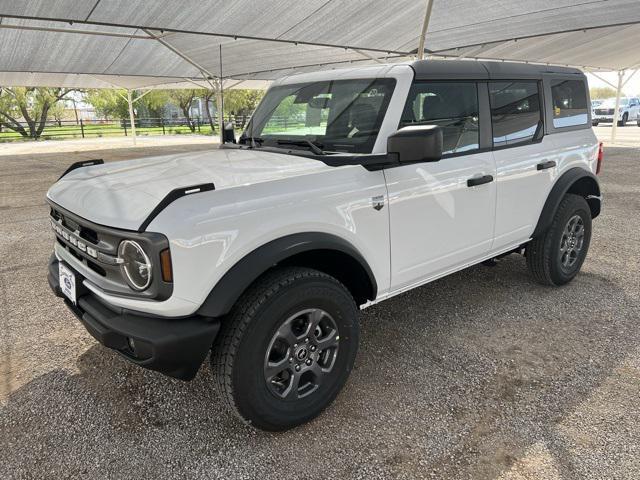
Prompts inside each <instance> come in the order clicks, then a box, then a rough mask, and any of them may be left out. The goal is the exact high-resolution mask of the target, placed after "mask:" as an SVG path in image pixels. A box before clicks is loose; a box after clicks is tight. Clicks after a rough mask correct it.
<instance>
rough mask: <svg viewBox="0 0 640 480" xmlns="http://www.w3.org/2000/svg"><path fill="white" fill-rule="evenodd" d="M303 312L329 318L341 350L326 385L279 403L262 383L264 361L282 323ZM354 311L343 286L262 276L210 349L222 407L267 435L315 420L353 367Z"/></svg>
mask: <svg viewBox="0 0 640 480" xmlns="http://www.w3.org/2000/svg"><path fill="white" fill-rule="evenodd" d="M305 309H322V310H323V311H326V312H328V313H329V315H331V316H332V320H334V323H335V326H336V327H337V334H338V335H339V337H338V339H339V347H338V348H337V353H336V357H335V360H334V363H333V367H332V369H331V371H330V373H327V374H326V375H327V376H328V377H327V379H326V383H325V381H324V380H323V382H322V383H321V384H320V385H319V386H318V387H317V390H315V391H313V393H311V394H309V395H308V396H306V397H303V398H293V399H284V398H279V397H277V395H276V394H274V393H273V392H272V391H271V390H270V388H272V387H271V386H270V385H269V384H268V383H267V381H266V379H265V373H264V370H263V366H264V365H265V362H266V360H265V356H267V352H268V351H269V348H271V347H270V345H271V344H272V338H273V336H274V335H276V332H278V331H279V328H281V327H282V322H283V320H284V319H287V318H289V316H290V315H294V316H295V315H296V312H298V311H305ZM357 312H358V309H357V307H356V304H355V302H354V300H353V297H352V296H351V294H350V293H349V291H348V290H347V289H346V287H345V286H344V285H342V283H340V282H339V281H338V280H336V279H335V278H333V277H331V276H329V275H326V274H324V273H322V272H319V271H317V270H313V269H309V268H300V267H283V268H278V269H275V270H273V271H271V272H269V273H267V274H265V275H264V276H263V277H262V278H260V279H258V280H257V281H256V283H254V284H253V285H252V286H251V287H250V288H249V289H248V290H247V291H246V292H245V293H244V294H243V295H242V297H241V298H240V299H239V301H238V302H237V304H236V306H235V307H234V309H233V310H232V312H231V313H230V314H229V315H228V316H227V317H226V318H225V319H224V320H223V324H222V328H221V331H220V333H219V335H218V337H217V338H216V341H215V342H214V345H213V350H212V354H211V366H212V370H213V374H214V377H215V382H216V387H217V389H218V390H219V393H220V397H221V398H222V401H223V403H225V404H226V406H227V407H228V408H229V409H230V410H231V411H232V412H234V413H235V414H236V415H237V416H239V417H240V418H241V419H242V420H244V421H245V422H247V423H249V424H251V425H253V426H255V427H257V428H260V429H263V430H269V431H281V430H287V429H289V428H292V427H295V426H297V425H300V424H302V423H305V422H307V421H309V420H311V419H313V418H314V417H316V416H317V415H319V414H320V413H321V412H322V411H323V410H324V409H325V408H326V407H327V406H328V405H329V404H330V403H331V402H332V401H333V400H334V399H335V397H336V396H337V395H338V393H339V391H340V390H341V389H342V387H343V386H344V384H345V382H346V380H347V378H348V376H349V373H350V372H351V369H352V368H353V363H354V360H355V357H356V352H357V346H358V338H359V327H358V322H357V320H358V319H357ZM288 355H289V354H288V353H287V356H288ZM303 368H304V365H303ZM323 378H325V377H323Z"/></svg>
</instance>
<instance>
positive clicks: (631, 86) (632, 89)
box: [587, 70, 640, 96]
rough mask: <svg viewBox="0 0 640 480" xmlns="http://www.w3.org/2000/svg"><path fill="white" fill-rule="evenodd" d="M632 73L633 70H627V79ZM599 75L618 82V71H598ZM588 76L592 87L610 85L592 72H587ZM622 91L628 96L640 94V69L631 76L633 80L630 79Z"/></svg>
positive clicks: (614, 82) (612, 81)
mask: <svg viewBox="0 0 640 480" xmlns="http://www.w3.org/2000/svg"><path fill="white" fill-rule="evenodd" d="M631 73H632V72H627V73H626V75H625V77H624V78H625V79H627V78H629V76H630V74H631ZM598 76H600V77H602V78H604V79H605V80H608V81H609V82H611V83H612V84H614V85H617V84H618V73H617V72H605V73H598ZM587 78H588V79H589V87H591V88H593V87H609V86H610V85H607V84H606V83H604V82H603V81H601V80H599V79H598V78H596V77H594V76H593V75H591V74H590V73H587ZM623 81H624V80H623ZM622 91H623V92H624V94H625V95H627V96H640V71H638V70H636V74H635V75H634V76H633V77H631V80H629V82H628V83H627V84H626V85H625V86H624V87H622Z"/></svg>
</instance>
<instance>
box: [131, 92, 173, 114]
mask: <svg viewBox="0 0 640 480" xmlns="http://www.w3.org/2000/svg"><path fill="white" fill-rule="evenodd" d="M169 99H170V95H169V90H151V91H150V92H149V93H147V94H145V95H144V97H142V98H141V99H140V100H139V101H138V102H137V103H138V104H139V105H140V108H141V109H145V110H146V111H147V112H148V115H149V116H150V117H152V118H164V109H165V106H166V105H167V103H169Z"/></svg>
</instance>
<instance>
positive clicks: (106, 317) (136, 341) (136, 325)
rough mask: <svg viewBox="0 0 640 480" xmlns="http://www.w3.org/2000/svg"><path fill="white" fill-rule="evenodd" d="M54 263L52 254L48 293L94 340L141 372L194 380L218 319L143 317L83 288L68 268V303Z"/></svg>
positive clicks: (80, 280) (216, 327)
mask: <svg viewBox="0 0 640 480" xmlns="http://www.w3.org/2000/svg"><path fill="white" fill-rule="evenodd" d="M58 263H59V261H58V259H57V257H56V256H55V254H54V255H52V256H51V260H50V261H49V273H48V280H49V286H50V287H51V290H53V292H54V293H55V294H56V296H58V297H60V298H63V299H64V301H65V303H66V304H67V306H68V307H69V309H70V310H71V311H72V312H73V313H74V314H75V315H76V317H78V319H79V320H80V322H81V323H82V324H83V325H84V327H85V328H86V329H87V331H88V332H89V333H90V334H91V335H92V336H93V337H94V338H95V339H96V340H98V342H100V343H101V344H102V345H104V346H105V347H108V348H111V349H113V350H116V351H117V352H118V353H119V354H121V355H122V356H124V357H125V358H126V359H127V360H129V361H131V362H133V363H135V364H137V365H140V366H142V367H144V368H148V369H150V370H156V371H158V372H161V373H164V374H165V375H168V376H170V377H175V378H179V379H181V380H191V379H192V378H193V377H195V375H196V373H197V372H198V369H199V368H200V365H201V364H202V362H203V361H204V359H205V357H206V356H207V353H208V352H209V349H210V348H211V345H212V343H213V340H214V339H215V337H216V335H217V334H218V331H219V330H220V321H219V320H216V319H210V318H206V317H201V316H198V315H196V316H192V317H188V318H166V317H158V316H149V315H145V314H142V313H139V312H132V311H128V310H124V309H118V308H115V307H112V306H110V305H107V304H105V303H104V302H103V301H102V300H100V299H99V298H98V297H97V296H96V295H94V294H93V293H91V292H90V291H89V290H88V289H87V288H86V287H84V286H83V285H82V276H81V275H80V274H79V273H78V272H77V271H75V270H74V269H73V268H72V269H71V270H74V273H75V275H76V278H77V285H78V286H77V288H78V290H77V303H76V304H75V305H74V304H73V303H72V302H70V301H69V300H68V299H67V298H66V297H65V296H64V294H63V293H62V291H61V290H60V283H59V276H58ZM66 266H67V267H69V265H68V264H66Z"/></svg>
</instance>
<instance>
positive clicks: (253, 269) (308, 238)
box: [197, 232, 378, 317]
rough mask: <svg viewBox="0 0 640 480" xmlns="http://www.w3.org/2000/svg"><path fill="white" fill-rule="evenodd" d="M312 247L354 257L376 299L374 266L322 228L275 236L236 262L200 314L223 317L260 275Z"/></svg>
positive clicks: (347, 244)
mask: <svg viewBox="0 0 640 480" xmlns="http://www.w3.org/2000/svg"><path fill="white" fill-rule="evenodd" d="M311 250H336V251H339V252H342V253H345V254H347V255H349V256H351V257H352V258H353V259H355V260H356V261H357V262H358V263H359V264H360V266H361V267H362V268H363V269H364V270H365V271H366V273H367V276H368V277H369V282H370V284H371V285H370V292H369V295H368V298H369V300H373V299H375V297H376V295H377V292H378V284H377V282H376V279H375V276H374V274H373V271H372V270H371V267H369V264H368V263H367V261H366V260H365V259H364V257H363V256H362V255H361V254H360V252H358V250H357V249H356V248H355V247H354V246H353V245H351V244H350V243H349V242H347V241H346V240H344V239H342V238H340V237H337V236H335V235H331V234H328V233H322V232H308V233H296V234H293V235H287V236H285V237H282V238H279V239H277V240H273V241H271V242H269V243H266V244H264V245H262V246H261V247H258V248H257V249H255V250H254V251H253V252H251V253H249V254H248V255H246V256H245V257H244V258H243V259H242V260H240V261H239V262H238V263H236V264H235V265H234V266H233V267H231V269H229V271H227V273H225V274H224V276H223V277H222V278H221V279H220V281H218V283H217V284H216V285H215V287H213V289H212V290H211V292H210V293H209V295H208V296H207V298H206V299H205V301H204V302H203V304H202V305H201V307H200V309H199V310H198V312H197V313H198V314H199V315H202V316H205V317H220V316H222V315H226V314H227V313H229V312H230V311H231V308H232V307H233V305H234V304H235V303H236V301H237V300H238V298H240V295H242V293H243V292H244V291H245V290H246V289H247V287H249V285H251V284H252V283H253V282H254V281H255V280H256V279H257V278H258V277H259V276H260V275H262V274H263V273H265V272H266V271H267V270H269V269H270V268H271V267H273V266H274V265H276V264H278V263H280V262H282V261H284V260H286V259H287V258H290V257H292V256H293V255H296V254H299V253H303V252H307V251H311Z"/></svg>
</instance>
